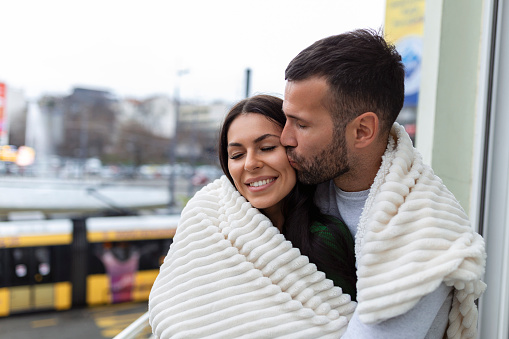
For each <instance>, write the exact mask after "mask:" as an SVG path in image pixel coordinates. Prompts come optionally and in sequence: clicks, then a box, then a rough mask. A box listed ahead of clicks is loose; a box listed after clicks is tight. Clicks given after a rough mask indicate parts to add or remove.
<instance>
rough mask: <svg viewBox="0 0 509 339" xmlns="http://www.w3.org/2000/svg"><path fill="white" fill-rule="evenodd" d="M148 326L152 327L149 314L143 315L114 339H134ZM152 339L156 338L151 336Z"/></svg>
mask: <svg viewBox="0 0 509 339" xmlns="http://www.w3.org/2000/svg"><path fill="white" fill-rule="evenodd" d="M147 326H150V325H149V323H148V312H146V313H144V314H143V315H141V316H140V317H139V318H138V319H136V320H135V321H134V322H132V323H131V325H129V326H127V327H126V328H125V329H124V330H123V331H122V332H120V333H119V334H117V335H116V336H115V337H114V338H113V339H134V338H136V336H137V335H138V334H140V333H142V332H143V330H144V329H145V328H146V327H147ZM150 338H155V337H154V335H151V336H150Z"/></svg>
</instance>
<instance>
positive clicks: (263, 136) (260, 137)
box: [254, 133, 280, 144]
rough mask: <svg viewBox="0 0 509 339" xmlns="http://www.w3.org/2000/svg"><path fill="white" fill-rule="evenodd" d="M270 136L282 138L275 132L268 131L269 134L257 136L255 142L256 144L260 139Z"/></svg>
mask: <svg viewBox="0 0 509 339" xmlns="http://www.w3.org/2000/svg"><path fill="white" fill-rule="evenodd" d="M270 137H275V138H278V139H279V138H280V136H279V135H274V134H270V133H267V134H264V135H260V136H259V137H258V138H256V139H255V140H254V142H255V144H256V143H259V142H260V141H262V140H265V139H267V138H270Z"/></svg>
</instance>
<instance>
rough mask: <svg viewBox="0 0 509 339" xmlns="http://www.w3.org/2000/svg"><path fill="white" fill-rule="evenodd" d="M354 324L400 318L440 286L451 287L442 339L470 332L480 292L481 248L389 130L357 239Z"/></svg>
mask: <svg viewBox="0 0 509 339" xmlns="http://www.w3.org/2000/svg"><path fill="white" fill-rule="evenodd" d="M355 250H356V258H357V263H358V270H357V276H358V282H357V301H358V303H359V304H358V313H359V319H360V320H361V321H363V322H364V323H377V322H380V321H383V320H386V319H389V318H391V317H394V316H398V315H401V314H403V313H405V312H407V311H408V310H409V309H411V308H412V307H413V306H414V305H415V304H416V303H417V302H418V301H419V299H420V298H421V297H423V296H424V295H426V294H429V293H431V292H432V291H434V290H435V289H436V288H437V287H438V286H439V285H440V284H441V283H442V282H445V284H446V285H448V286H454V288H455V291H454V297H453V306H452V310H451V312H450V314H449V327H448V329H447V335H448V337H449V338H455V339H456V338H473V337H475V336H476V332H477V307H476V306H475V304H474V301H475V299H477V298H479V296H480V295H481V294H482V293H483V292H484V290H485V288H486V285H485V284H484V283H483V282H482V281H481V280H480V279H481V276H482V274H483V273H484V267H485V261H486V253H485V248H484V240H483V239H482V237H481V236H480V235H479V234H477V233H475V232H473V230H472V228H471V227H470V222H469V220H468V217H467V215H466V214H465V212H464V211H463V209H462V207H461V206H460V204H459V203H458V201H457V200H456V199H455V198H454V196H453V195H452V194H451V193H450V192H449V191H448V190H447V188H446V187H445V186H444V185H443V183H442V181H441V180H440V179H439V178H438V177H437V176H436V175H434V173H433V171H432V169H431V168H430V167H429V166H427V165H425V164H423V162H422V159H421V156H420V154H419V153H418V152H417V151H416V150H415V149H414V148H413V146H412V143H411V141H410V138H409V137H408V134H407V133H406V132H405V131H404V129H403V127H402V126H400V125H399V124H397V123H396V124H394V126H393V128H392V131H391V138H390V141H389V145H388V148H387V151H386V153H385V155H384V157H383V161H382V166H381V168H380V171H379V172H378V174H377V176H376V178H375V181H374V183H373V185H372V187H371V190H370V195H369V197H368V199H367V201H366V205H365V206H364V210H363V212H362V215H361V218H360V222H359V225H358V232H357V236H356V245H355Z"/></svg>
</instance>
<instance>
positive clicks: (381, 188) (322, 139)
mask: <svg viewBox="0 0 509 339" xmlns="http://www.w3.org/2000/svg"><path fill="white" fill-rule="evenodd" d="M285 78H286V80H287V84H286V88H285V95H284V104H283V110H284V113H285V115H286V116H287V122H286V125H285V128H284V130H283V133H282V135H281V142H282V143H283V145H285V146H286V147H287V155H288V159H289V161H290V163H291V164H292V166H293V167H294V168H295V169H296V170H297V174H298V178H299V180H301V181H302V182H304V183H308V184H319V185H318V189H317V192H316V196H315V200H316V202H317V204H318V206H319V207H320V209H321V210H322V212H323V213H326V214H331V215H335V216H336V217H338V218H340V219H341V220H343V221H344V222H345V224H346V225H347V226H348V228H349V229H350V231H351V232H352V235H353V236H354V237H355V241H356V245H355V252H356V266H357V276H358V283H357V300H358V306H357V309H356V311H355V313H354V315H353V317H352V319H351V321H350V323H349V325H348V330H347V332H346V334H345V335H344V337H343V338H357V339H359V338H377V339H380V338H390V339H395V338H412V339H415V338H442V337H444V334H445V333H447V337H450V338H469V337H474V336H475V335H476V331H477V325H476V323H477V308H476V306H475V304H474V300H475V299H477V298H479V296H480V295H481V294H482V292H483V291H484V288H485V284H484V283H483V282H482V281H480V277H481V275H482V274H483V272H484V265H485V250H484V241H483V239H482V238H481V237H480V236H479V235H478V234H476V233H475V232H473V231H472V229H471V227H470V223H469V221H468V217H467V216H466V214H465V213H464V211H463V209H462V208H461V206H460V205H459V203H458V202H457V201H456V199H455V198H454V196H453V195H452V194H451V193H450V192H449V191H448V190H447V188H446V187H445V186H444V185H443V184H442V182H441V180H440V179H439V178H438V177H436V176H435V175H434V174H433V171H432V170H431V168H429V166H427V165H425V164H423V163H422V160H421V156H420V155H419V154H418V152H417V151H416V150H415V149H414V148H413V146H412V143H411V141H410V138H409V136H408V134H407V133H406V132H405V131H404V129H403V128H402V127H401V126H400V125H399V124H397V123H395V120H396V118H397V116H398V114H399V112H400V110H401V108H402V106H403V100H404V66H403V64H402V62H401V56H400V55H399V54H398V52H397V51H396V49H395V47H394V46H392V45H390V44H388V43H387V42H386V41H385V40H384V38H383V37H382V36H381V35H380V34H379V33H377V32H374V31H370V30H356V31H352V32H347V33H344V34H340V35H337V36H331V37H328V38H325V39H322V40H319V41H317V42H315V43H314V44H312V45H311V46H309V47H308V48H306V49H304V50H303V51H302V52H301V53H299V55H297V56H296V57H295V58H294V59H293V60H292V61H291V62H290V64H289V65H288V67H287V69H286V73H285Z"/></svg>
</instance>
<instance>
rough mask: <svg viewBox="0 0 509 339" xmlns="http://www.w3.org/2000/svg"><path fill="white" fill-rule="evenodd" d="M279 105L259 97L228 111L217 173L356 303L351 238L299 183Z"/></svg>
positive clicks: (308, 188) (311, 189) (311, 190)
mask: <svg viewBox="0 0 509 339" xmlns="http://www.w3.org/2000/svg"><path fill="white" fill-rule="evenodd" d="M282 105H283V101H282V100H281V99H279V98H277V97H273V96H269V95H259V96H255V97H252V98H250V99H246V100H242V101H240V102H239V103H238V104H237V105H235V106H234V107H233V108H232V109H231V110H230V112H229V113H228V115H227V116H226V118H225V121H224V123H223V126H222V128H221V132H220V135H219V161H220V163H221V168H222V169H223V172H224V173H225V175H226V177H227V178H228V179H229V180H230V182H231V183H232V184H233V185H234V186H235V187H236V188H237V190H238V191H239V192H240V194H242V195H243V196H244V198H246V200H248V201H249V202H250V203H251V205H253V207H256V208H258V209H259V210H260V211H261V212H262V213H263V214H265V215H266V216H267V217H268V218H269V219H270V220H271V221H272V223H273V224H274V226H276V227H277V228H278V229H279V231H280V232H282V233H283V234H284V235H285V237H286V239H287V240H289V241H291V242H292V244H293V246H294V247H297V248H299V249H300V250H301V252H302V254H304V255H307V256H308V257H309V258H310V261H311V262H312V263H315V264H316V265H317V266H318V269H319V270H321V271H323V272H325V273H326V275H327V278H329V279H331V280H333V281H334V284H335V285H336V286H339V287H341V288H342V289H343V291H344V292H345V293H348V294H350V296H351V297H352V300H355V296H356V290H355V282H356V275H355V254H354V253H355V252H354V241H353V238H352V235H351V233H350V231H349V230H348V228H347V227H346V226H345V225H344V224H343V223H342V222H340V221H339V220H337V219H336V218H334V217H331V216H324V215H322V214H321V213H320V212H319V210H318V207H316V205H315V204H314V202H313V198H312V197H313V195H314V190H315V186H309V185H304V184H301V183H298V182H297V178H296V175H295V170H294V169H293V167H292V166H291V165H290V163H289V162H288V158H287V156H286V150H285V148H284V147H283V146H282V145H281V143H280V142H279V137H280V136H281V131H282V130H283V127H284V125H285V122H286V117H285V115H284V113H283V111H282ZM262 137H263V138H262ZM260 180H266V181H267V182H266V183H264V184H263V185H261V183H260V182H259V181H260ZM255 181H258V183H255ZM248 184H249V185H248ZM255 185H256V186H255Z"/></svg>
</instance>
